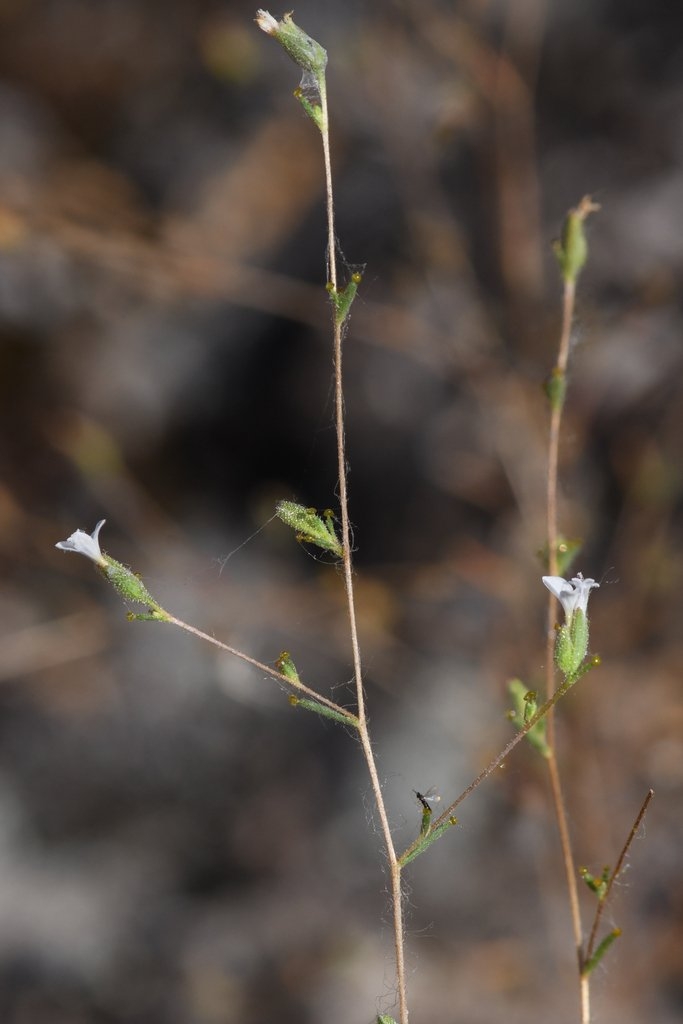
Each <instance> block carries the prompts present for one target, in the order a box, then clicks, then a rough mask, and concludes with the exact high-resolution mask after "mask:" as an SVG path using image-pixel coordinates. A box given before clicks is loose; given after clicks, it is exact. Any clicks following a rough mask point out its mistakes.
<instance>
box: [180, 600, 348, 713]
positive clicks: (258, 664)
mask: <svg viewBox="0 0 683 1024" xmlns="http://www.w3.org/2000/svg"><path fill="white" fill-rule="evenodd" d="M164 621H165V622H168V623H169V624H170V625H172V626H179V627H180V629H184V630H185V631H186V632H188V633H192V634H193V636H197V637H199V638H200V640H207V641H208V642H209V643H210V644H213V645H214V647H219V648H220V649H221V650H222V651H225V652H226V654H232V655H233V656H234V657H235V658H240V660H241V661H246V662H247V664H249V665H253V666H254V668H258V669H260V670H261V672H265V673H266V674H267V675H269V676H272V678H273V679H279V680H280V681H281V682H283V683H286V685H287V686H289V687H293V688H294V689H296V690H299V691H301V693H305V694H307V695H308V696H309V697H312V698H313V700H315V701H317V702H318V703H319V704H324V705H325V707H326V708H329V709H330V711H335V712H336V713H337V714H338V715H342V716H343V717H344V718H347V719H348V720H349V725H353V726H355V727H356V728H358V719H357V718H356V716H355V715H354V714H352V712H350V711H347V710H346V708H343V707H341V706H340V705H339V704H335V703H334V701H332V700H328V698H327V697H324V696H323V695H322V694H321V693H317V692H316V691H315V690H313V689H311V687H310V686H306V684H305V683H302V682H301V680H299V679H291V678H290V677H289V676H285V675H283V674H282V672H278V670H277V669H275V668H273V666H272V665H266V663H265V662H263V661H257V659H256V658H252V657H251V656H250V655H249V654H244V652H243V651H238V650H237V649H236V648H235V647H230V645H229V644H224V643H223V641H222V640H217V639H216V637H215V636H211V634H210V633H203V632H202V630H201V629H197V627H196V626H191V625H190V624H189V623H188V622H183V620H182V619H177V618H176V617H175V616H174V615H168V618H166V619H164Z"/></svg>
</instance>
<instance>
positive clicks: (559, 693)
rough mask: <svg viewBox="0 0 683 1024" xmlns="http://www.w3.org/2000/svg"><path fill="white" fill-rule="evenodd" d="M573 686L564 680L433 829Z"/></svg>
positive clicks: (410, 849) (408, 851)
mask: <svg viewBox="0 0 683 1024" xmlns="http://www.w3.org/2000/svg"><path fill="white" fill-rule="evenodd" d="M572 686H573V680H571V679H570V680H569V681H568V682H566V681H565V682H563V683H562V684H561V685H560V686H559V687H558V688H557V690H556V691H555V693H553V694H552V696H551V697H549V698H548V700H547V701H546V702H545V703H544V704H542V705H541V707H540V708H539V709H538V711H537V712H536V714H535V715H533V716H532V717H531V718H530V719H529V721H528V722H525V723H524V725H523V726H522V727H521V728H520V730H519V732H517V733H515V735H514V736H513V737H512V739H511V740H510V741H509V743H507V744H506V745H505V746H504V747H503V749H502V750H501V752H500V753H499V754H497V755H496V757H494V758H493V760H492V761H490V762H489V763H488V764H487V765H486V767H485V768H482V770H481V771H480V772H479V774H478V775H477V777H476V779H473V780H472V782H470V784H469V786H468V787H467V788H466V789H463V791H462V793H461V794H460V795H459V796H457V797H456V798H455V800H453V802H452V803H450V804H449V805H448V807H447V808H446V810H445V811H443V813H442V814H440V815H439V817H438V818H436V819H435V820H434V821H433V822H432V830H434V829H436V828H438V827H439V825H443V824H444V823H445V822H446V821H447V820H448V819H449V818H450V817H452V815H453V812H454V811H455V810H456V808H458V807H459V806H460V804H462V803H464V802H465V800H467V798H468V796H471V795H472V793H474V791H475V789H477V788H478V787H479V786H480V785H481V784H482V782H484V781H485V780H486V779H488V777H489V775H492V774H493V772H495V771H496V769H497V768H500V767H501V765H502V764H503V762H504V761H505V759H506V758H507V757H508V756H509V754H511V753H512V751H513V750H514V749H515V747H516V746H517V744H518V743H521V742H522V740H523V739H524V737H525V736H526V734H527V733H528V732H531V730H532V729H533V727H534V726H535V725H536V724H537V723H538V722H540V721H541V719H542V718H544V717H545V716H546V715H547V714H548V713H549V712H550V711H551V710H552V709H553V708H554V707H555V705H556V704H557V702H558V700H560V699H561V698H562V697H564V695H565V694H566V693H568V692H569V690H570V689H571V687H572ZM420 839H421V837H420V836H418V837H417V839H416V840H415V841H414V842H413V843H411V845H410V846H409V847H408V848H407V849H406V850H404V851H403V853H402V854H401V858H400V859H401V861H402V862H403V863H405V861H406V860H407V859H408V858H409V857H410V854H411V853H412V852H413V850H414V849H415V848H416V846H417V845H418V843H419V842H420Z"/></svg>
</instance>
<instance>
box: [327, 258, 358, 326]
mask: <svg viewBox="0 0 683 1024" xmlns="http://www.w3.org/2000/svg"><path fill="white" fill-rule="evenodd" d="M362 280H363V275H362V274H361V273H359V272H358V271H355V272H354V273H353V274H352V275H351V279H350V281H349V282H348V284H347V285H346V287H345V288H342V289H341V290H339V289H337V288H335V287H334V285H333V284H332V282H330V283H329V284H328V285H327V291H328V292H329V295H330V300H331V302H332V305H333V306H334V320H335V323H336V324H337V326H340V325H342V324H344V323H345V322H346V319H347V317H348V315H349V312H350V311H351V306H352V304H353V300H354V299H355V297H356V293H357V292H358V285H359V284H360V283H361V281H362Z"/></svg>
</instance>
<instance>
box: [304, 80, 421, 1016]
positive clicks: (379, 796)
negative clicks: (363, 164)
mask: <svg viewBox="0 0 683 1024" xmlns="http://www.w3.org/2000/svg"><path fill="white" fill-rule="evenodd" d="M320 106H321V109H322V122H321V123H322V127H321V135H322V141H323V154H324V159H325V189H326V195H327V259H328V273H329V279H330V284H331V285H332V287H333V288H334V289H335V290H336V288H337V259H336V251H335V245H336V239H335V230H334V193H333V189H332V162H331V159H330V134H329V120H328V112H327V89H326V87H325V84H324V81H323V83H322V85H321V89H320ZM333 323H334V406H335V425H336V432H337V470H338V475H339V507H340V514H341V530H342V547H343V558H342V564H343V573H344V590H345V592H346V604H347V610H348V617H349V630H350V637H351V649H352V654H353V675H354V681H355V687H356V702H357V710H358V720H359V728H358V732H359V736H360V741H361V747H362V749H363V755H364V757H365V761H366V763H367V767H368V772H369V775H370V783H371V785H372V790H373V793H374V796H375V802H376V805H377V813H378V814H379V819H380V825H381V829H382V835H383V837H384V844H385V847H386V853H387V859H388V861H389V871H390V875H391V901H392V917H393V923H394V953H395V957H396V983H397V989H398V1004H399V1019H400V1022H401V1024H408V1003H407V995H406V972H405V953H404V936H403V896H402V893H401V865H400V864H399V861H398V857H397V856H396V847H395V845H394V840H393V837H392V834H391V827H390V825H389V817H388V815H387V810H386V806H385V803H384V795H383V793H382V786H381V783H380V780H379V774H378V771H377V764H376V761H375V756H374V753H373V750H372V743H371V741H370V734H369V731H368V720H367V713H366V710H365V691H364V687H363V673H362V665H361V655H360V644H359V641H358V627H357V623H356V605H355V598H354V589H353V560H352V554H351V527H350V522H349V498H348V486H347V462H346V434H345V429H344V382H343V375H342V341H343V326H344V325H343V321H340V319H339V318H338V317H336V316H335V317H334V318H333Z"/></svg>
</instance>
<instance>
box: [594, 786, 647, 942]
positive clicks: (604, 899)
mask: <svg viewBox="0 0 683 1024" xmlns="http://www.w3.org/2000/svg"><path fill="white" fill-rule="evenodd" d="M654 795H655V791H654V789H649V790H648V792H647V796H646V797H645V799H644V800H643V803H642V805H641V808H640V810H639V811H638V814H637V815H636V820H635V821H634V822H633V825H632V826H631V831H630V832H629V834H628V836H627V837H626V842H625V843H624V845H623V848H622V851H621V853H620V854H619V859H618V860H617V863H616V866H615V868H614V871H613V872H612V874H611V875H610V878H609V882H608V883H607V888H606V889H605V892H604V895H603V896H602V898H601V899H600V900H599V901H598V906H597V909H596V911H595V919H594V921H593V927H592V928H591V933H590V937H589V939H588V944H587V946H586V955H585V957H584V960H585V961H586V962H588V961H589V960H590V959H591V957H592V956H593V953H594V952H595V940H596V938H597V935H598V927H599V925H600V920H601V918H602V915H603V911H604V909H605V907H606V905H607V901H608V899H609V897H610V893H611V892H612V886H613V885H614V883H615V882H616V880H617V878H618V877H619V875H620V874H621V872H622V869H623V867H624V861H625V860H626V857H627V855H628V851H629V850H630V849H631V844H632V842H633V840H634V839H635V838H636V836H637V834H638V829H639V828H640V826H641V825H642V823H643V818H644V817H645V815H646V813H647V809H648V807H649V806H650V800H652V797H653V796H654Z"/></svg>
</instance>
